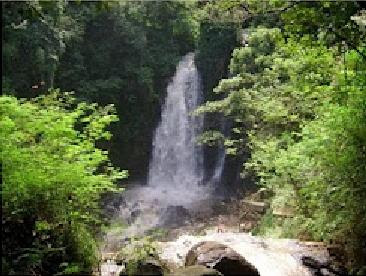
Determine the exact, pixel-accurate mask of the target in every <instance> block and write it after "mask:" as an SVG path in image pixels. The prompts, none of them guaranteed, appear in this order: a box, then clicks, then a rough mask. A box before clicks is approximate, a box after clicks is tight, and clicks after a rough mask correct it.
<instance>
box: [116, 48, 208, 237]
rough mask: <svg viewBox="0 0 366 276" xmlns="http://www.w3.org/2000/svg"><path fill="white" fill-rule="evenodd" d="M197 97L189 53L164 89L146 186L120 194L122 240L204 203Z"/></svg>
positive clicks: (195, 75) (198, 91) (197, 85)
mask: <svg viewBox="0 0 366 276" xmlns="http://www.w3.org/2000/svg"><path fill="white" fill-rule="evenodd" d="M201 94H202V90H201V84H200V76H199V73H198V70H197V68H196V66H195V64H194V54H193V53H189V54H187V55H186V56H184V57H183V58H182V60H181V61H180V62H179V64H178V66H177V69H176V73H175V75H174V77H173V79H172V81H171V82H170V83H169V85H168V87H167V96H166V99H165V103H164V105H163V107H162V112H161V121H160V123H159V125H158V127H157V128H156V130H155V135H154V140H153V154H152V159H151V162H150V168H149V174H148V183H147V185H144V186H138V187H134V188H132V189H129V190H128V191H126V192H124V196H125V197H124V198H125V201H124V202H122V204H121V206H120V213H119V215H120V217H121V218H122V219H124V220H125V221H127V222H128V223H129V227H128V228H127V229H125V231H124V235H125V236H131V235H135V234H141V233H143V232H144V231H146V230H149V229H151V228H154V227H156V226H159V225H166V223H170V222H171V221H170V220H174V219H175V220H177V219H178V220H184V214H187V212H188V210H189V209H195V208H197V204H199V202H202V201H203V200H205V199H208V198H210V196H211V190H212V189H211V188H212V187H210V185H204V184H203V183H202V182H203V171H204V167H203V150H202V147H201V146H199V145H197V143H196V138H197V136H198V135H199V134H200V133H201V132H202V130H203V118H202V117H200V116H193V115H192V111H194V110H195V109H196V108H197V107H198V106H199V105H200V104H201V103H202V95H201ZM196 203H197V204H196ZM170 211H173V213H172V212H170ZM182 212H183V213H182ZM114 243H115V241H114Z"/></svg>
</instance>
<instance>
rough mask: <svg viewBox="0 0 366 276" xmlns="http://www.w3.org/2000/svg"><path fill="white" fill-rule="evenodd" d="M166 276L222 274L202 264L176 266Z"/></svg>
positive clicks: (220, 275)
mask: <svg viewBox="0 0 366 276" xmlns="http://www.w3.org/2000/svg"><path fill="white" fill-rule="evenodd" d="M168 276H222V274H221V273H220V272H219V271H217V270H216V269H212V268H208V267H205V266H203V265H192V266H187V267H181V268H178V269H177V270H175V271H174V272H172V273H171V274H168Z"/></svg>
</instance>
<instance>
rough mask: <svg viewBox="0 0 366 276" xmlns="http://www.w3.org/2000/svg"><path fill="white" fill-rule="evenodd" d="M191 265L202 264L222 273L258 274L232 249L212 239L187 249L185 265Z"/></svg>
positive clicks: (253, 275) (256, 275)
mask: <svg viewBox="0 0 366 276" xmlns="http://www.w3.org/2000/svg"><path fill="white" fill-rule="evenodd" d="M191 265H204V266H206V267H209V268H213V269H216V270H218V271H220V272H221V273H222V274H223V275H247V276H258V275H259V272H258V271H257V269H256V268H255V267H254V266H253V265H252V264H250V263H249V262H247V261H246V260H245V259H244V258H243V257H242V256H240V255H239V254H238V253H236V252H235V251H234V250H232V249H231V248H229V247H227V246H226V245H223V244H220V243H217V242H213V241H207V242H200V243H198V244H196V245H195V246H193V247H192V248H191V249H190V250H189V251H188V253H187V256H186V260H185V266H191Z"/></svg>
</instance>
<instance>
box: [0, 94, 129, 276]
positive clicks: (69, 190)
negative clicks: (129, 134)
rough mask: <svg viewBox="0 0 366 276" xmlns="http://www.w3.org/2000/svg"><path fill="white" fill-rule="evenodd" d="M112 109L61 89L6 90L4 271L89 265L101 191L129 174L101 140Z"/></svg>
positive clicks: (2, 106)
mask: <svg viewBox="0 0 366 276" xmlns="http://www.w3.org/2000/svg"><path fill="white" fill-rule="evenodd" d="M113 112H114V111H113V107H112V106H106V107H98V106H97V105H95V104H92V105H87V104H86V103H76V102H75V100H74V98H72V96H71V95H70V94H67V93H65V94H61V93H59V92H58V91H51V92H50V94H49V95H47V96H41V97H38V98H36V99H32V100H19V99H16V98H14V97H11V96H2V97H0V116H1V117H0V129H1V133H0V144H1V145H0V149H1V156H2V165H3V167H2V169H3V170H2V173H3V175H2V177H3V185H2V198H3V201H2V208H3V228H2V233H3V236H4V239H3V246H2V253H3V256H4V257H3V263H5V264H6V266H5V268H4V267H3V269H6V271H3V273H5V274H31V273H36V274H57V273H63V274H70V273H72V272H81V271H84V272H90V271H91V269H92V266H93V264H95V253H96V252H95V248H96V245H95V241H94V235H95V234H96V233H97V232H98V231H99V229H100V226H101V224H102V222H101V220H100V219H99V218H100V216H99V215H100V207H99V199H100V196H101V194H102V193H104V192H107V191H117V189H116V187H115V184H114V183H115V181H116V180H117V179H120V178H124V177H126V172H124V171H119V170H117V169H115V168H113V167H112V166H111V164H110V163H109V161H108V156H107V152H106V151H104V150H101V149H98V148H96V146H95V143H96V142H97V141H98V140H101V139H109V138H110V134H109V132H108V131H106V130H105V128H106V127H107V126H108V125H109V124H110V123H111V122H114V121H116V120H117V117H116V116H115V115H114V114H113ZM6 267H7V268H6Z"/></svg>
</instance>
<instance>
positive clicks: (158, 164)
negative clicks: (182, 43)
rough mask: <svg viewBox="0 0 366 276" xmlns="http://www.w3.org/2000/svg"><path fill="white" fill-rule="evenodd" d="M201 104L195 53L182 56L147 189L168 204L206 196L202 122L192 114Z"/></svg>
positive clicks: (156, 142) (155, 144)
mask: <svg viewBox="0 0 366 276" xmlns="http://www.w3.org/2000/svg"><path fill="white" fill-rule="evenodd" d="M201 102H202V89H201V83H200V76H199V73H198V71H197V68H196V66H195V64H194V54H193V53H189V54H187V55H186V56H184V57H183V59H182V60H181V61H180V62H179V64H178V66H177V70H176V73H175V76H174V77H173V79H172V81H171V82H170V83H169V85H168V87H167V96H166V99H165V103H164V105H163V108H162V113H161V121H160V123H159V125H158V127H157V129H156V131H155V136H154V141H153V154H152V160H151V163H150V168H149V175H148V186H150V187H151V188H153V190H154V194H157V196H158V199H159V201H163V202H164V203H165V204H166V205H169V204H170V205H171V204H174V205H183V206H188V205H189V204H190V203H191V202H193V201H195V200H199V199H202V197H204V196H205V195H204V193H205V192H206V191H205V188H204V186H202V185H200V184H202V181H203V171H204V169H203V152H202V147H201V146H199V145H197V144H196V138H197V135H198V134H200V133H201V132H202V128H203V119H202V117H201V116H199V117H198V116H192V115H191V113H192V111H194V110H195V109H196V108H197V107H198V105H200V104H201Z"/></svg>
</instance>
